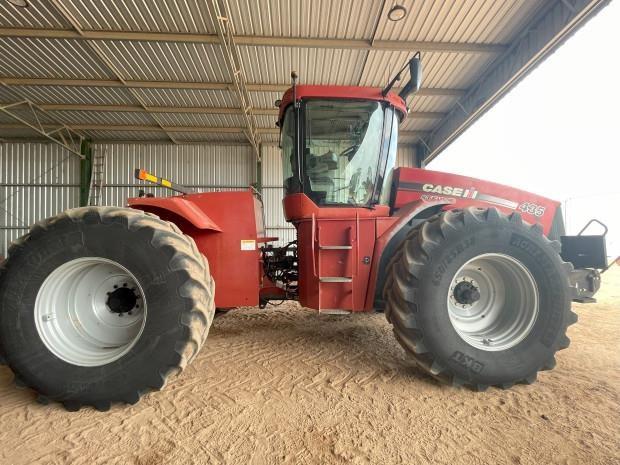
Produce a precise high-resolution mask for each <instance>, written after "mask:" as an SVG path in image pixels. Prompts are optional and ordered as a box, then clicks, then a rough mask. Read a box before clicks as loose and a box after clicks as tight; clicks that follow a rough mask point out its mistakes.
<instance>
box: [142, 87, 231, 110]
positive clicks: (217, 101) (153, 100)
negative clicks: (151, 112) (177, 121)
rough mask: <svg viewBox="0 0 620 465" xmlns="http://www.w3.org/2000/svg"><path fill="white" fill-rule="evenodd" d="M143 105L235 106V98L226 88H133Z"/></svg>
mask: <svg viewBox="0 0 620 465" xmlns="http://www.w3.org/2000/svg"><path fill="white" fill-rule="evenodd" d="M133 91H134V92H135V93H136V94H137V95H138V96H139V98H140V100H142V101H143V102H144V103H145V105H148V106H154V107H156V106H171V107H173V106H174V107H196V106H198V107H200V106H202V107H236V106H237V105H238V103H237V98H236V97H235V96H234V95H233V94H232V93H231V92H229V91H228V90H201V89H133Z"/></svg>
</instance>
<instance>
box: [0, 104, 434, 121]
mask: <svg viewBox="0 0 620 465" xmlns="http://www.w3.org/2000/svg"><path fill="white" fill-rule="evenodd" d="M1 105H4V104H2V103H0V106H1ZM38 106H39V108H41V109H42V110H45V111H92V112H98V111H103V112H117V111H118V112H129V113H140V112H141V113H145V112H148V113H186V114H207V115H240V114H242V111H241V110H240V109H239V108H234V107H169V106H147V107H142V106H141V105H96V104H72V103H46V104H40V105H38ZM251 111H252V113H254V114H255V115H267V116H269V115H271V116H277V115H278V111H279V110H278V109H277V108H252V110H251ZM409 116H411V117H414V118H421V119H440V118H443V117H444V116H445V113H440V112H434V111H410V112H409Z"/></svg>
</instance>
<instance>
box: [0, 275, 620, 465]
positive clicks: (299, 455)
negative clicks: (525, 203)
mask: <svg viewBox="0 0 620 465" xmlns="http://www.w3.org/2000/svg"><path fill="white" fill-rule="evenodd" d="M604 278H605V279H604V283H603V290H602V292H601V293H600V295H599V303H598V304H596V305H589V306H585V305H576V310H577V313H578V314H579V319H580V321H579V323H578V324H577V325H574V326H572V327H571V328H570V330H569V336H570V337H571V339H572V344H571V346H570V348H569V349H568V350H564V351H562V352H560V354H559V355H558V357H557V359H558V366H557V367H556V369H555V370H554V371H551V372H544V373H542V374H541V375H540V376H539V381H538V382H537V383H535V384H534V385H531V386H516V387H514V388H512V389H510V390H508V391H502V390H499V389H494V388H492V389H490V390H489V391H487V392H486V393H474V392H470V391H467V390H463V389H457V388H452V387H447V386H442V385H439V384H437V383H436V382H435V381H433V380H432V379H430V378H428V377H427V376H425V375H424V374H423V373H421V372H420V371H419V370H418V369H417V368H415V367H414V366H413V364H412V363H411V362H410V361H409V360H407V358H406V357H405V355H404V353H403V351H402V350H401V348H400V346H398V344H397V343H396V342H395V340H394V338H393V337H392V332H391V328H390V326H389V325H388V324H387V323H386V322H385V319H384V317H383V315H380V314H377V315H354V316H346V317H334V316H319V315H317V314H315V313H314V312H312V311H309V310H304V309H300V308H297V307H296V306H295V305H287V306H281V307H275V308H272V309H268V310H263V311H260V310H258V309H244V310H240V311H234V312H230V313H228V314H227V315H224V316H222V317H220V318H217V319H216V322H215V324H214V326H213V328H212V329H211V334H210V336H209V339H208V341H207V346H206V347H205V348H204V349H203V351H202V353H201V354H200V355H199V357H198V358H197V360H196V361H194V363H193V365H191V366H190V367H189V368H188V369H187V370H186V371H185V372H184V373H183V374H182V375H181V376H180V377H179V378H176V379H175V380H174V381H173V382H171V383H170V384H169V385H168V387H167V388H166V389H165V390H164V391H163V392H158V393H153V394H150V395H148V396H146V397H145V398H144V399H143V400H142V401H141V402H140V403H139V404H137V405H135V406H130V407H127V406H121V405H118V406H115V407H113V409H112V410H111V411H110V412H107V413H100V412H97V411H94V410H92V409H83V410H81V411H80V412H78V413H69V412H65V411H64V410H63V409H62V408H61V407H60V406H59V405H50V406H43V405H39V404H37V403H35V401H34V395H33V394H32V392H30V391H28V390H18V389H16V388H15V387H14V386H13V381H12V379H13V376H12V374H11V372H10V371H9V370H8V369H7V368H6V367H1V368H0V463H1V464H3V465H4V464H34V463H37V464H52V463H71V464H89V465H90V464H113V463H119V464H120V463H122V464H136V465H156V464H166V465H168V464H170V465H172V464H193V463H196V464H201V463H213V464H219V463H222V464H224V463H225V464H233V463H239V464H244V465H246V464H248V465H251V464H270V463H274V464H275V463H277V464H300V463H313V464H314V463H315V464H332V463H334V464H340V463H343V464H344V463H353V464H373V465H375V464H423V463H440V464H450V465H454V464H468V465H470V464H474V465H475V464H552V463H553V464H619V463H620V370H619V368H620V351H619V349H620V345H619V342H618V340H619V337H620V268H618V267H614V269H612V270H610V271H609V272H608V273H607V274H606V275H604Z"/></svg>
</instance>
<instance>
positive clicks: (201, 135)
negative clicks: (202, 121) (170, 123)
mask: <svg viewBox="0 0 620 465" xmlns="http://www.w3.org/2000/svg"><path fill="white" fill-rule="evenodd" d="M170 135H171V136H172V137H174V138H175V140H177V141H179V142H186V143H194V142H205V141H209V142H225V143H228V142H236V143H241V144H247V139H246V138H245V136H244V135H243V134H242V133H240V132H239V133H234V132H231V133H228V132H220V133H213V132H171V133H170Z"/></svg>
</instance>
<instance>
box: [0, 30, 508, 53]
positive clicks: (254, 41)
mask: <svg viewBox="0 0 620 465" xmlns="http://www.w3.org/2000/svg"><path fill="white" fill-rule="evenodd" d="M0 37H21V38H36V39H71V40H89V41H110V40H124V41H140V42H182V43H198V44H217V45H219V44H220V38H219V37H218V35H217V34H192V33H178V32H133V31H86V30H81V32H78V31H74V30H65V29H21V28H19V29H18V28H6V27H5V28H0ZM235 43H236V44H237V45H253V46H260V47H303V48H332V49H345V50H346V49H348V50H386V51H414V50H415V51H418V50H420V51H422V52H447V53H502V52H504V51H505V50H506V46H505V45H503V44H493V43H491V44H488V43H468V42H425V41H403V40H365V39H316V38H307V37H276V36H247V35H242V36H238V35H235Z"/></svg>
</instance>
